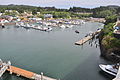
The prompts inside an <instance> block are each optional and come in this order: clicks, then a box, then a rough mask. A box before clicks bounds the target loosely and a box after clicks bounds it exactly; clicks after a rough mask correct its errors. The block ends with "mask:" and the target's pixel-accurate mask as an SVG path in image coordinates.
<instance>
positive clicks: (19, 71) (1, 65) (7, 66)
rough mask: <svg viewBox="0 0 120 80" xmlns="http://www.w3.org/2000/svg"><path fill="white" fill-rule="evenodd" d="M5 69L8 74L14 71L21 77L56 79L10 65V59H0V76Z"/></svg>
mask: <svg viewBox="0 0 120 80" xmlns="http://www.w3.org/2000/svg"><path fill="white" fill-rule="evenodd" d="M6 70H7V71H8V72H10V74H12V73H14V74H16V75H17V76H22V77H25V78H29V79H32V80H57V79H54V78H51V77H47V76H43V73H41V74H37V73H34V72H31V71H27V70H24V69H21V68H18V67H15V66H11V62H10V61H8V62H3V61H2V60H1V59H0V77H1V76H2V75H3V74H4V73H5V71H6Z"/></svg>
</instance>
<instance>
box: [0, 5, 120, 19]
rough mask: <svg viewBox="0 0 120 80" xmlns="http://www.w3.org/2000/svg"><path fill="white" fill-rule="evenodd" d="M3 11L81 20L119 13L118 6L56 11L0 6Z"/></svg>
mask: <svg viewBox="0 0 120 80" xmlns="http://www.w3.org/2000/svg"><path fill="white" fill-rule="evenodd" d="M5 10H17V11H18V12H19V13H23V12H24V11H31V12H32V13H33V14H34V15H35V14H37V12H40V13H41V15H40V16H43V14H48V13H50V14H53V17H54V18H70V17H72V18H83V17H96V18H107V17H108V16H111V15H118V14H119V13H120V7H119V6H101V7H97V8H92V9H90V8H81V7H70V8H69V9H58V8H55V7H54V6H53V7H36V6H28V5H13V4H11V5H0V12H5Z"/></svg>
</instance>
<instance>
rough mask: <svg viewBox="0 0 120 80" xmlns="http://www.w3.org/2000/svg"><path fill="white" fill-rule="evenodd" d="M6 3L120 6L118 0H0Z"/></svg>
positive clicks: (119, 0)
mask: <svg viewBox="0 0 120 80" xmlns="http://www.w3.org/2000/svg"><path fill="white" fill-rule="evenodd" d="M6 4H19V5H21V4H24V5H33V6H43V7H44V6H55V7H57V8H69V7H72V6H77V7H87V8H93V7H98V6H106V5H119V6H120V0H0V5H6Z"/></svg>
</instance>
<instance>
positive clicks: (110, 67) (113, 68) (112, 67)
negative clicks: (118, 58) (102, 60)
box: [99, 64, 119, 76]
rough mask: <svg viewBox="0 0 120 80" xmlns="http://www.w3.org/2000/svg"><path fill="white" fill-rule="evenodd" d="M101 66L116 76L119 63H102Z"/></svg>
mask: <svg viewBox="0 0 120 80" xmlns="http://www.w3.org/2000/svg"><path fill="white" fill-rule="evenodd" d="M99 67H100V68H101V69H102V70H103V71H104V72H106V73H108V74H111V75H113V76H116V75H117V73H118V68H119V64H115V65H104V64H100V65H99Z"/></svg>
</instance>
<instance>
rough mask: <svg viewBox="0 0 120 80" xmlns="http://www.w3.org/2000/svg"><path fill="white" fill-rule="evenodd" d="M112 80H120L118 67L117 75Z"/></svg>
mask: <svg viewBox="0 0 120 80" xmlns="http://www.w3.org/2000/svg"><path fill="white" fill-rule="evenodd" d="M113 80H120V66H119V69H118V73H117V75H116V77H115V78H114V79H113Z"/></svg>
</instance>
